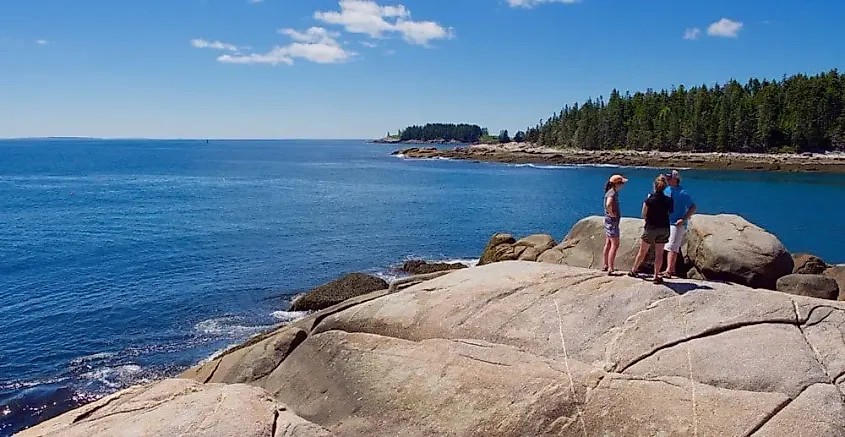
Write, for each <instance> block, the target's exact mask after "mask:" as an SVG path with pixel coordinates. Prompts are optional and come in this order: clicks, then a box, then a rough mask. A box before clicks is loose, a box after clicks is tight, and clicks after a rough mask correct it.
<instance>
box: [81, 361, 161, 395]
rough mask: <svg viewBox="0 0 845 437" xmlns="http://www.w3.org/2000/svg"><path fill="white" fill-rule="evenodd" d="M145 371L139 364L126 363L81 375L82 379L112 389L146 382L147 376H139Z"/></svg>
mask: <svg viewBox="0 0 845 437" xmlns="http://www.w3.org/2000/svg"><path fill="white" fill-rule="evenodd" d="M142 372H143V369H142V368H141V366H139V365H137V364H126V365H123V366H117V367H100V368H98V369H94V370H92V371H90V372H88V373H83V374H82V375H80V377H81V378H82V379H87V380H90V381H93V382H97V383H100V384H102V385H104V386H106V387H108V388H111V389H118V388H121V387H126V386H127V385H131V384H135V383H139V382H146V381H147V379H145V378H138V376H139V375H140V374H141V373H142Z"/></svg>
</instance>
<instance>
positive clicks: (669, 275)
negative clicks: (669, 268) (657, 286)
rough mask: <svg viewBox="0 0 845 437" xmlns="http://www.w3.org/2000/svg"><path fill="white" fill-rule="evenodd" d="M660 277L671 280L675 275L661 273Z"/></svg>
mask: <svg viewBox="0 0 845 437" xmlns="http://www.w3.org/2000/svg"><path fill="white" fill-rule="evenodd" d="M660 276H662V277H664V278H665V279H672V278H674V277H675V274H674V273H669V272H663V273H661V274H660Z"/></svg>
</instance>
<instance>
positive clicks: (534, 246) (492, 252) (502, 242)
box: [478, 234, 556, 266]
mask: <svg viewBox="0 0 845 437" xmlns="http://www.w3.org/2000/svg"><path fill="white" fill-rule="evenodd" d="M555 244H556V243H555V239H554V238H553V237H552V236H551V235H548V234H535V235H529V236H527V237H525V238H522V239H520V240H519V241H517V240H516V239H515V238H514V237H513V235H511V234H495V235H493V237H491V238H490V242H488V243H487V247H485V248H484V252H482V254H481V259H480V260H479V262H478V265H479V266H483V265H485V264H492V263H496V262H501V261H517V260H519V261H537V258H538V257H539V256H540V255H541V254H542V253H543V252H545V251H547V250H549V249H551V248H553V247H555Z"/></svg>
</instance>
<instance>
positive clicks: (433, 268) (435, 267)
mask: <svg viewBox="0 0 845 437" xmlns="http://www.w3.org/2000/svg"><path fill="white" fill-rule="evenodd" d="M465 268H467V266H466V265H464V264H461V263H442V262H440V263H430V262H427V261H423V260H410V261H405V263H404V264H403V265H402V271H403V272H405V273H408V274H411V275H424V274H427V273H435V272H445V271H449V270H460V269H465Z"/></svg>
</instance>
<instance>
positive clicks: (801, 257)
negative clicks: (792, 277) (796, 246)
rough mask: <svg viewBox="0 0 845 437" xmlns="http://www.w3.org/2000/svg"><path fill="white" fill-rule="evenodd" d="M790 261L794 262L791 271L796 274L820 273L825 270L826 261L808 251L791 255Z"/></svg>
mask: <svg viewBox="0 0 845 437" xmlns="http://www.w3.org/2000/svg"><path fill="white" fill-rule="evenodd" d="M792 262H793V264H795V267H794V268H793V269H792V273H794V274H797V275H821V274H822V273H824V271H825V270H827V263H825V262H824V261H822V259H821V258H819V257H817V256H815V255H810V254H808V253H799V254H795V255H792Z"/></svg>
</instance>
